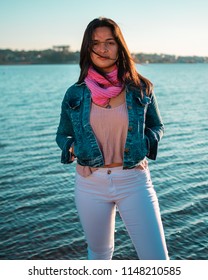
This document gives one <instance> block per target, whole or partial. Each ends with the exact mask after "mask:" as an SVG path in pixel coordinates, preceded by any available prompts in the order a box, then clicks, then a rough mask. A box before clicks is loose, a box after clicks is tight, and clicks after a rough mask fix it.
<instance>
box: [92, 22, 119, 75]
mask: <svg viewBox="0 0 208 280" xmlns="http://www.w3.org/2000/svg"><path fill="white" fill-rule="evenodd" d="M90 56H91V60H92V62H93V63H94V64H95V65H96V66H97V67H98V68H100V69H101V70H102V71H104V72H106V73H107V72H111V71H112V70H113V69H114V65H115V63H116V61H117V59H118V44H117V42H116V41H115V39H114V37H113V34H112V31H111V29H110V28H109V27H97V28H96V29H95V30H94V32H93V35H92V51H91V54H90Z"/></svg>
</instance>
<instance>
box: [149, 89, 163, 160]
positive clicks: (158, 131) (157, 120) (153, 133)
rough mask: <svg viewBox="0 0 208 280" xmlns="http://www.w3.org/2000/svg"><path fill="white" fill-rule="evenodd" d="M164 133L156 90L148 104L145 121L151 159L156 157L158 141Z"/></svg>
mask: <svg viewBox="0 0 208 280" xmlns="http://www.w3.org/2000/svg"><path fill="white" fill-rule="evenodd" d="M163 134H164V124H163V122H162V118H161V115H160V112H159V108H158V103H157V100H156V96H155V94H154V92H153V93H152V94H151V102H150V104H149V105H148V109H147V113H146V121H145V135H146V136H147V141H148V146H149V153H148V155H147V157H148V158H149V159H153V160H155V159H156V156H157V150H158V142H159V141H160V139H161V138H162V136H163Z"/></svg>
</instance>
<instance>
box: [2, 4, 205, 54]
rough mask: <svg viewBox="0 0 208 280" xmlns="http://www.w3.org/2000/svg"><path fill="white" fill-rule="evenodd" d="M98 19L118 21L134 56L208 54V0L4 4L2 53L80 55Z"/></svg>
mask: <svg viewBox="0 0 208 280" xmlns="http://www.w3.org/2000/svg"><path fill="white" fill-rule="evenodd" d="M99 16H104V17H108V18H111V19H113V20H114V21H116V22H117V24H118V25H119V26H120V28H121V30H122V33H123V35H124V38H125V40H126V43H127V45H128V47H129V50H130V52H132V53H139V52H143V53H158V54H171V55H184V56H192V55H197V56H208V1H207V0H143V1H141V0H124V1H123V0H0V49H6V48H9V49H12V50H43V49H49V48H52V47H53V46H54V45H69V46H70V49H71V51H79V50H80V46H81V42H82V38H83V33H84V31H85V29H86V26H87V25H88V23H89V22H90V21H91V20H93V19H94V18H97V17H99Z"/></svg>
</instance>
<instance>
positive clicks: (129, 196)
mask: <svg viewBox="0 0 208 280" xmlns="http://www.w3.org/2000/svg"><path fill="white" fill-rule="evenodd" d="M108 170H110V172H107V171H108ZM108 173H110V174H108ZM75 201H76V206H77V210H78V213H79V216H80V221H81V224H82V227H83V229H84V232H85V237H86V240H87V243H88V259H102V260H110V259H111V258H112V255H113V250H114V230H115V207H116V206H117V207H118V209H119V213H120V215H121V217H122V219H123V221H124V223H125V226H126V228H127V231H128V233H129V235H130V237H131V240H132V242H133V244H134V246H135V249H136V251H137V254H138V257H139V258H140V259H143V260H147V259H155V260H164V259H168V253H167V248H166V242H165V237H164V232H163V226H162V222H161V217H160V209H159V205H158V200H157V196H156V193H155V190H154V187H153V185H152V181H151V178H150V174H149V170H148V169H147V170H144V171H143V170H139V169H131V170H122V168H121V167H116V168H110V169H105V168H100V169H99V170H97V171H95V172H94V173H93V174H92V175H90V176H89V177H86V178H84V177H82V176H80V175H79V174H76V186H75Z"/></svg>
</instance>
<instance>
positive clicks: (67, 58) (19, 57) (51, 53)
mask: <svg viewBox="0 0 208 280" xmlns="http://www.w3.org/2000/svg"><path fill="white" fill-rule="evenodd" d="M79 56H80V53H79V52H78V51H77V52H72V51H70V50H67V51H63V50H57V49H47V50H41V51H37V50H31V51H24V50H23V51H16V50H14V51H13V50H10V49H0V65H9V64H11V65H12V64H76V63H79ZM132 56H133V58H134V60H135V62H137V63H141V64H144V63H208V57H201V56H175V55H167V54H146V53H136V54H132Z"/></svg>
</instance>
